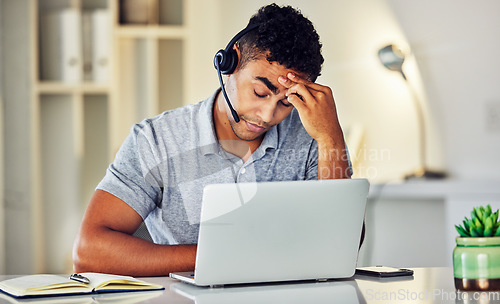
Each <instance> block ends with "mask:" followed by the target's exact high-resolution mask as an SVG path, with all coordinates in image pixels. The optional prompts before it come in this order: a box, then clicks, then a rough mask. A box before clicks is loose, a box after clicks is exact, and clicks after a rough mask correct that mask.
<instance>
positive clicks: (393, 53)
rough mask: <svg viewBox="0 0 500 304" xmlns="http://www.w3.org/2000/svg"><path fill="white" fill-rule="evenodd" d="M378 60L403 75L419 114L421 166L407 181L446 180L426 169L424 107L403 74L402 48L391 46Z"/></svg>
mask: <svg viewBox="0 0 500 304" xmlns="http://www.w3.org/2000/svg"><path fill="white" fill-rule="evenodd" d="M378 58H379V59H380V62H382V64H383V65H384V66H385V67H386V68H387V69H389V70H391V71H396V72H399V73H400V74H401V76H402V77H403V79H404V80H405V83H406V85H407V86H408V89H409V91H410V92H411V94H412V99H413V103H414V104H415V110H416V114H417V124H418V128H419V143H420V145H419V147H420V151H419V157H420V164H419V165H420V166H419V167H418V168H417V169H416V170H415V171H414V172H412V173H410V174H407V175H405V179H406V180H409V179H438V178H444V177H445V176H446V175H445V173H443V172H436V171H431V170H428V169H427V167H426V154H425V153H426V139H425V136H426V133H425V122H424V117H423V111H422V105H421V104H420V102H419V101H418V98H417V95H416V94H415V92H414V91H413V89H412V87H411V85H410V84H409V83H408V80H407V79H406V75H405V73H404V72H403V63H404V61H405V54H404V53H403V51H401V49H400V48H398V47H396V46H395V45H392V44H389V45H387V46H385V47H383V48H381V49H380V50H379V51H378Z"/></svg>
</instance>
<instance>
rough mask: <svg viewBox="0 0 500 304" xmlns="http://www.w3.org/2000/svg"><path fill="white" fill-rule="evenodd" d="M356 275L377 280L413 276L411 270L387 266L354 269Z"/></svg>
mask: <svg viewBox="0 0 500 304" xmlns="http://www.w3.org/2000/svg"><path fill="white" fill-rule="evenodd" d="M356 274H361V275H368V276H375V277H379V278H390V277H400V276H413V270H411V269H405V268H395V267H388V266H370V267H358V268H356Z"/></svg>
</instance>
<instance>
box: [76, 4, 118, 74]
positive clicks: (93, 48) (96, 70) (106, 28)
mask: <svg viewBox="0 0 500 304" xmlns="http://www.w3.org/2000/svg"><path fill="white" fill-rule="evenodd" d="M109 18H110V17H109V12H108V10H107V9H95V10H84V11H83V12H82V41H83V54H82V58H83V80H85V81H90V82H95V83H107V82H108V80H109V72H110V67H109V65H110V53H111V31H110V30H111V29H110V27H111V24H110V19H109Z"/></svg>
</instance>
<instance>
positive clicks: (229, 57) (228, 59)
mask: <svg viewBox="0 0 500 304" xmlns="http://www.w3.org/2000/svg"><path fill="white" fill-rule="evenodd" d="M259 25H260V24H259V23H256V24H251V25H248V26H247V27H246V28H244V29H243V30H241V31H240V32H239V33H238V34H236V36H234V37H233V39H231V41H229V43H228V45H227V46H226V48H225V49H223V50H219V51H218V52H217V53H216V54H215V57H214V66H215V69H216V70H217V74H218V76H219V83H220V87H221V90H222V94H223V95H224V98H225V99H226V102H227V105H228V106H229V110H230V111H231V114H232V115H233V118H234V121H236V122H237V123H238V122H240V118H239V117H238V113H236V111H235V110H234V108H233V106H232V105H231V102H230V101H229V97H227V93H226V89H225V88H224V83H223V82H222V74H224V75H228V74H232V73H233V72H234V70H235V69H236V66H238V53H236V51H235V50H234V49H233V45H234V44H235V43H236V41H238V40H239V39H240V38H241V37H243V36H244V35H245V34H246V33H248V32H250V31H253V30H254V29H256V28H257V27H258V26H259Z"/></svg>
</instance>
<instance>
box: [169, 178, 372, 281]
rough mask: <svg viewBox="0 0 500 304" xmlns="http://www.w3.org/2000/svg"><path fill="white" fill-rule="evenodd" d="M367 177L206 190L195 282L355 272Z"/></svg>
mask: <svg viewBox="0 0 500 304" xmlns="http://www.w3.org/2000/svg"><path fill="white" fill-rule="evenodd" d="M368 189H369V182H368V180H366V179H337V180H309V181H283V182H263V183H232V184H213V185H208V186H206V187H205V189H204V191H203V201H202V202H203V203H202V208H201V218H200V232H199V237H198V248H197V255H196V264H195V271H194V272H179V273H171V274H170V277H172V278H174V279H177V280H180V281H182V282H186V283H190V284H194V285H198V286H211V287H216V286H224V285H229V284H245V283H264V282H284V281H303V280H320V281H322V280H327V279H338V278H349V277H352V276H353V275H354V272H355V268H356V263H357V257H358V248H359V244H360V237H361V229H362V225H363V219H364V214H365V206H366V199H367V196H368Z"/></svg>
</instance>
